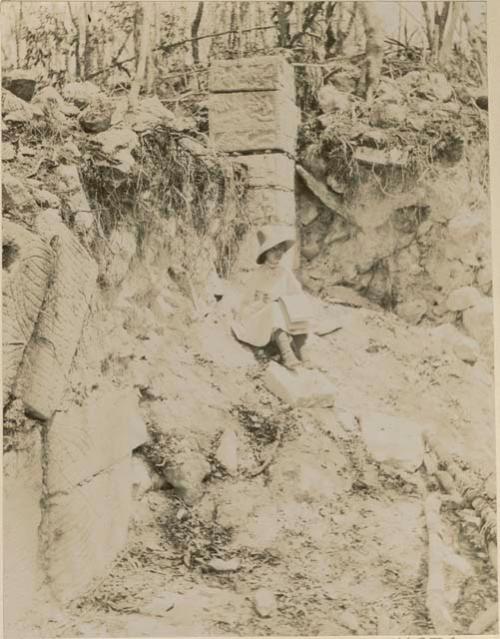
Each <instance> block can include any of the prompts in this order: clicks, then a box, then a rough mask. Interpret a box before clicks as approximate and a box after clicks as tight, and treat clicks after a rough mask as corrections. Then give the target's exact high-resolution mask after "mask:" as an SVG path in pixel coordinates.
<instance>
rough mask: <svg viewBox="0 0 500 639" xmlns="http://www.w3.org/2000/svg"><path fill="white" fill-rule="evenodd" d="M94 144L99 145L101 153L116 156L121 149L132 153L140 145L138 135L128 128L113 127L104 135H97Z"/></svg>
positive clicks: (103, 133)
mask: <svg viewBox="0 0 500 639" xmlns="http://www.w3.org/2000/svg"><path fill="white" fill-rule="evenodd" d="M91 142H92V144H94V143H95V144H98V145H99V147H100V149H101V151H102V152H103V153H105V154H106V155H111V156H113V155H115V154H116V153H117V152H118V151H119V150H121V149H127V150H129V151H131V150H132V149H135V148H136V147H137V145H138V144H139V138H138V136H137V133H134V131H132V129H129V128H127V127H120V128H118V127H116V128H115V127H113V128H112V129H108V130H107V131H103V132H102V133H98V134H97V135H95V136H94V137H93V138H92V140H91Z"/></svg>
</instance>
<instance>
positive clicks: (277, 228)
mask: <svg viewBox="0 0 500 639" xmlns="http://www.w3.org/2000/svg"><path fill="white" fill-rule="evenodd" d="M295 241H296V238H295V228H294V227H293V226H285V225H272V226H263V227H262V228H260V229H259V230H258V231H257V243H258V245H259V247H258V249H257V264H262V262H263V261H264V253H265V252H266V251H269V249H272V248H274V247H275V246H278V244H284V245H285V250H286V251H288V249H290V248H291V247H292V246H293V245H294V244H295Z"/></svg>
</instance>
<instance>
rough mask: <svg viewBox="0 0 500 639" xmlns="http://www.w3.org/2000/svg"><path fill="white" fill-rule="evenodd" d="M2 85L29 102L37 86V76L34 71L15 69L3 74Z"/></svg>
mask: <svg viewBox="0 0 500 639" xmlns="http://www.w3.org/2000/svg"><path fill="white" fill-rule="evenodd" d="M2 87H3V88H5V89H8V90H9V91H10V92H11V93H13V94H14V95H15V96H17V97H18V98H21V100H24V101H26V102H29V101H30V100H31V98H32V97H33V94H34V92H35V87H36V77H35V74H34V73H33V72H32V71H28V70H26V69H15V70H13V71H9V72H6V73H4V74H3V76H2Z"/></svg>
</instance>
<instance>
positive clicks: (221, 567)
mask: <svg viewBox="0 0 500 639" xmlns="http://www.w3.org/2000/svg"><path fill="white" fill-rule="evenodd" d="M207 565H208V567H209V568H210V569H211V570H213V571H214V572H235V571H236V570H239V568H240V565H241V562H240V560H239V559H238V558H237V557H234V558H233V559H217V558H216V559H211V560H210V561H209V562H208V564H207Z"/></svg>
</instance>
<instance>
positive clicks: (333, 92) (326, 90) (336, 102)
mask: <svg viewBox="0 0 500 639" xmlns="http://www.w3.org/2000/svg"><path fill="white" fill-rule="evenodd" d="M318 102H319V105H320V107H321V110H322V111H323V113H331V112H332V111H346V110H347V109H349V108H350V105H351V100H350V97H349V94H348V93H342V91H339V90H338V89H336V88H335V87H334V86H332V85H331V84H327V85H325V86H323V87H321V89H320V90H319V91H318Z"/></svg>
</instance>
